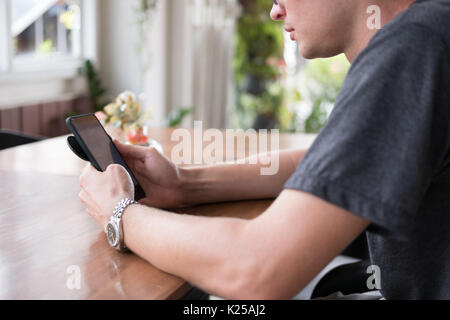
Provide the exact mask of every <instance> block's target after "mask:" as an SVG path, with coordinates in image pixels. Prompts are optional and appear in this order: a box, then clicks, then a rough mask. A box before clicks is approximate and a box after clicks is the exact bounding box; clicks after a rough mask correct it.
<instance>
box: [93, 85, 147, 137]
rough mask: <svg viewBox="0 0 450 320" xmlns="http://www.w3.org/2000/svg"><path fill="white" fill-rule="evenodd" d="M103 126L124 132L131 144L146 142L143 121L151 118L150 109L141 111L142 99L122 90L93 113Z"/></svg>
mask: <svg viewBox="0 0 450 320" xmlns="http://www.w3.org/2000/svg"><path fill="white" fill-rule="evenodd" d="M95 115H96V116H97V118H98V119H99V120H100V122H101V123H102V124H103V125H104V126H112V127H113V128H116V129H119V130H120V131H121V133H124V134H125V135H126V137H127V139H128V142H129V143H131V144H144V145H145V144H147V142H148V136H147V135H146V134H145V132H144V129H145V123H146V122H147V121H148V120H149V119H150V118H151V114H150V111H149V110H147V111H146V112H143V108H142V99H138V98H137V97H136V95H135V94H134V93H132V92H130V91H125V92H122V93H121V94H119V95H118V96H117V98H116V99H115V100H114V101H112V102H111V103H109V104H108V105H106V106H105V107H104V109H103V111H98V112H96V114H95Z"/></svg>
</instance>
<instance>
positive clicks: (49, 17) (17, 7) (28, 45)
mask: <svg viewBox="0 0 450 320" xmlns="http://www.w3.org/2000/svg"><path fill="white" fill-rule="evenodd" d="M10 10H11V36H12V38H13V57H14V60H17V61H20V60H21V59H27V58H28V59H29V58H31V59H36V58H41V59H48V58H50V57H54V56H71V57H75V58H78V57H80V41H81V38H80V29H81V17H80V14H81V10H80V1H79V0H44V1H43V0H14V1H12V2H11V7H10Z"/></svg>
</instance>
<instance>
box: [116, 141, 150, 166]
mask: <svg viewBox="0 0 450 320" xmlns="http://www.w3.org/2000/svg"><path fill="white" fill-rule="evenodd" d="M113 142H114V144H115V145H116V147H117V149H119V152H120V153H121V154H122V156H124V157H130V158H135V159H138V160H142V161H143V160H144V159H145V157H146V154H147V151H148V148H146V147H140V146H132V145H126V144H123V143H121V142H119V141H118V140H114V141H113Z"/></svg>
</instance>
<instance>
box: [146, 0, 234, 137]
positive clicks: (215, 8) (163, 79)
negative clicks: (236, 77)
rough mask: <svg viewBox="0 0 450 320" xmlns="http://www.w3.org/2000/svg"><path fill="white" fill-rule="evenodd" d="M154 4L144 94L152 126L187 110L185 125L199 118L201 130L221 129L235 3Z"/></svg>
mask: <svg viewBox="0 0 450 320" xmlns="http://www.w3.org/2000/svg"><path fill="white" fill-rule="evenodd" d="M158 6H159V9H158V12H157V14H156V16H155V21H154V22H155V23H154V24H153V27H152V29H153V30H152V33H153V36H152V37H150V38H149V44H150V47H151V50H152V66H151V68H150V70H149V72H148V78H147V81H146V90H145V91H146V95H147V96H148V97H149V98H150V99H149V100H150V102H151V106H152V108H154V111H155V112H154V114H155V115H156V117H155V120H157V121H155V125H157V124H158V123H161V122H162V121H161V120H163V118H164V117H165V116H167V114H169V112H170V111H173V110H176V109H180V108H187V107H191V108H193V109H194V112H193V113H192V115H191V116H190V117H189V119H186V121H185V122H184V123H183V125H184V126H191V125H192V121H193V120H202V121H203V125H204V127H205V128H226V127H227V126H228V119H229V118H230V117H229V116H228V110H230V108H229V105H230V103H232V98H230V97H231V96H232V87H233V86H232V79H233V77H232V61H233V54H234V48H233V43H234V41H233V40H234V34H235V24H236V20H237V18H238V17H239V15H240V5H239V4H238V1H237V0H161V1H159V5H158Z"/></svg>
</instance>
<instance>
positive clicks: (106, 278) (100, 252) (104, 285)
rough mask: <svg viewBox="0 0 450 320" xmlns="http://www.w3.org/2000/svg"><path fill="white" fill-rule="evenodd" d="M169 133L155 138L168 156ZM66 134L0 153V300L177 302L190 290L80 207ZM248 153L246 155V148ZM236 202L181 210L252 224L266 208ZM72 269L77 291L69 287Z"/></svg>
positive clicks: (302, 139)
mask: <svg viewBox="0 0 450 320" xmlns="http://www.w3.org/2000/svg"><path fill="white" fill-rule="evenodd" d="M172 132H173V130H171V129H153V130H152V132H151V134H152V138H154V139H156V140H158V141H159V142H161V143H162V144H163V146H164V152H165V153H166V155H168V156H169V157H170V152H171V150H172V148H173V146H174V145H175V144H176V142H173V141H172V140H171V134H172ZM65 140H66V137H59V138H55V139H50V140H45V141H42V142H38V143H34V144H30V145H25V146H21V147H17V148H12V149H8V150H4V151H1V152H0V203H1V206H0V299H178V298H181V297H182V296H183V295H184V294H186V293H187V292H188V291H189V289H190V288H191V286H190V285H189V284H188V283H187V282H185V281H184V280H183V279H180V278H177V277H175V276H173V275H170V274H167V273H165V272H162V271H160V270H158V269H156V268H155V267H153V266H152V265H151V264H149V263H148V262H147V261H145V260H143V259H141V258H139V257H137V256H136V255H134V254H120V253H117V252H116V251H115V250H114V249H112V248H110V247H109V246H108V244H107V241H106V238H105V235H104V233H103V231H101V230H99V228H98V226H97V225H96V224H95V222H94V221H93V220H92V218H90V217H89V216H88V215H87V214H86V213H85V212H84V207H83V206H82V204H81V203H80V202H79V199H78V193H79V191H80V187H79V185H78V175H79V173H80V171H81V170H82V168H83V167H84V165H85V162H83V161H81V160H79V159H78V158H77V157H76V156H75V155H73V153H72V152H71V151H70V150H69V149H68V147H67V146H66V142H65ZM313 140H314V136H304V135H282V136H281V140H280V148H281V149H288V148H307V147H308V146H309V145H310V144H311V143H312V141H313ZM247 151H248V150H247ZM271 202H272V201H271V200H265V201H239V202H231V203H218V204H211V205H201V206H196V207H192V208H184V209H182V210H179V211H178V212H183V213H189V214H196V215H204V216H239V217H241V218H244V219H252V218H254V217H257V216H258V215H259V214H261V213H262V212H263V211H264V210H265V209H266V208H267V207H268V206H270V204H271ZM71 266H76V267H77V268H79V271H80V272H81V273H80V275H81V283H80V284H81V286H80V289H79V290H78V289H75V290H71V289H70V285H69V286H68V281H70V279H71V276H72V275H73V273H71V271H73V270H72V269H71Z"/></svg>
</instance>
